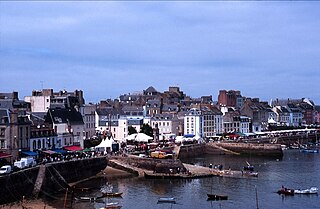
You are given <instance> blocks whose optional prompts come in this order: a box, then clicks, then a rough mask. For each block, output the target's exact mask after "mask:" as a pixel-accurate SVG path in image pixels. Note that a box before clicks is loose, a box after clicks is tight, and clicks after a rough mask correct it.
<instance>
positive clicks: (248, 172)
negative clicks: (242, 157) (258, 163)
mask: <svg viewBox="0 0 320 209" xmlns="http://www.w3.org/2000/svg"><path fill="white" fill-rule="evenodd" d="M241 172H242V175H243V176H253V177H258V172H256V171H254V166H253V165H250V164H249V163H248V162H247V166H244V167H243V169H242V171H241Z"/></svg>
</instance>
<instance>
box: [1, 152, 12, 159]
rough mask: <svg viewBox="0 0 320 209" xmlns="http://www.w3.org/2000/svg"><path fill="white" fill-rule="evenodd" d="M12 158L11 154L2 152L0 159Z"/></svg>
mask: <svg viewBox="0 0 320 209" xmlns="http://www.w3.org/2000/svg"><path fill="white" fill-rule="evenodd" d="M8 157H12V156H11V155H10V154H7V153H2V152H0V158H8Z"/></svg>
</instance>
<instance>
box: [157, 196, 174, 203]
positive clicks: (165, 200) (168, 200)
mask: <svg viewBox="0 0 320 209" xmlns="http://www.w3.org/2000/svg"><path fill="white" fill-rule="evenodd" d="M158 203H176V199H175V198H174V197H160V198H159V199H158Z"/></svg>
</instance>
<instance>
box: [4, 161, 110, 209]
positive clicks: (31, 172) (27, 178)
mask: <svg viewBox="0 0 320 209" xmlns="http://www.w3.org/2000/svg"><path fill="white" fill-rule="evenodd" d="M106 166H107V159H106V158H105V157H101V158H90V159H82V160H71V161H65V162H55V163H48V164H46V165H45V167H46V168H45V173H44V175H43V176H40V178H43V179H41V181H40V182H42V185H40V187H41V189H40V195H47V196H50V195H52V194H54V193H56V192H59V191H61V190H64V189H65V188H67V187H69V185H68V184H69V183H72V182H76V181H80V180H83V179H86V178H89V177H92V176H94V175H96V174H97V173H99V172H100V171H101V170H103V169H105V168H106ZM39 170H40V169H39V166H37V167H33V168H28V169H24V170H22V171H18V172H14V173H11V174H7V175H4V176H1V177H0V185H1V186H0V205H3V204H6V203H10V202H16V201H21V200H22V198H23V196H25V197H26V198H30V197H33V191H34V188H35V185H36V184H37V181H39V178H38V173H39Z"/></svg>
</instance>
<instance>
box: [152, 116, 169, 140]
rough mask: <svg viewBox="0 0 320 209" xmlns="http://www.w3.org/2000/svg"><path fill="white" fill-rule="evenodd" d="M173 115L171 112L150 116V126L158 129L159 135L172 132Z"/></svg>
mask: <svg viewBox="0 0 320 209" xmlns="http://www.w3.org/2000/svg"><path fill="white" fill-rule="evenodd" d="M173 117H174V115H172V114H158V115H154V116H153V117H151V127H152V128H153V129H156V128H158V129H159V135H165V134H172V133H173V128H174V127H173Z"/></svg>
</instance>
